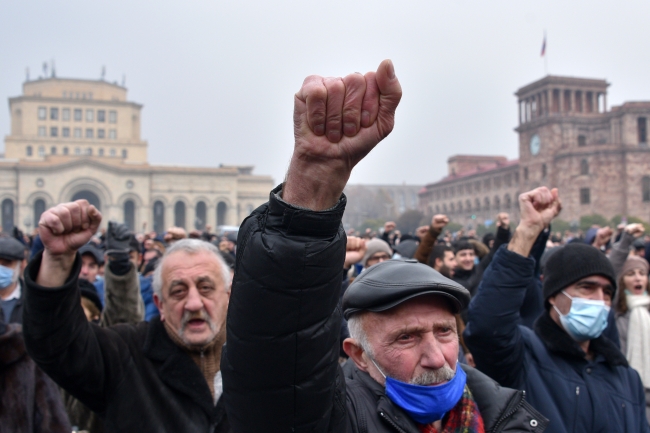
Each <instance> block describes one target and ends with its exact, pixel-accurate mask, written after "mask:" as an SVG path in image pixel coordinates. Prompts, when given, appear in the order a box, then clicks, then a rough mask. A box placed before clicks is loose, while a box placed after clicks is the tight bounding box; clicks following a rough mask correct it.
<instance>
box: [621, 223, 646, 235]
mask: <svg viewBox="0 0 650 433" xmlns="http://www.w3.org/2000/svg"><path fill="white" fill-rule="evenodd" d="M625 231H626V232H627V233H629V234H631V235H632V236H634V237H635V238H638V237H640V236H641V235H643V233H644V232H645V227H643V224H640V223H633V224H628V225H626V226H625Z"/></svg>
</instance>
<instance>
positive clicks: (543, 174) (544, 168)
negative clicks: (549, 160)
mask: <svg viewBox="0 0 650 433" xmlns="http://www.w3.org/2000/svg"><path fill="white" fill-rule="evenodd" d="M547 174H548V169H547V168H546V164H542V179H545V178H546V175H547Z"/></svg>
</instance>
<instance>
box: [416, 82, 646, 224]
mask: <svg viewBox="0 0 650 433" xmlns="http://www.w3.org/2000/svg"><path fill="white" fill-rule="evenodd" d="M608 86H609V83H607V82H606V81H605V80H596V79H585V78H574V77H559V76H547V77H545V78H543V79H541V80H539V81H536V82H534V83H532V84H529V85H527V86H525V87H522V88H521V89H519V90H518V91H517V93H516V96H517V98H518V106H519V125H518V127H517V128H516V129H515V131H517V132H518V134H519V159H518V161H511V162H504V160H503V158H501V159H499V157H496V159H495V162H494V165H493V166H491V167H490V166H486V165H483V166H480V164H478V162H479V161H478V160H476V159H477V158H479V159H480V157H477V156H457V157H452V158H450V164H449V170H450V172H449V174H448V176H447V177H446V178H444V179H443V180H441V181H439V182H436V183H432V184H429V185H427V186H426V187H425V188H424V189H423V190H422V192H421V193H420V208H421V209H422V210H426V211H428V212H431V210H432V209H437V208H440V209H443V207H444V206H445V205H446V207H447V209H450V206H451V204H452V203H453V201H452V197H451V196H449V192H447V196H446V197H443V193H442V189H441V188H446V189H447V191H449V189H454V190H455V191H456V192H457V191H458V188H459V186H460V185H461V184H464V183H465V182H467V180H468V179H467V178H468V177H472V176H483V177H484V179H488V178H490V179H493V180H492V181H491V184H492V188H493V189H494V179H497V180H498V179H500V178H502V179H505V178H506V176H507V175H508V173H509V172H511V178H512V179H513V181H512V186H511V188H512V191H510V190H508V191H505V190H504V191H503V194H506V193H507V194H508V195H509V197H510V203H511V205H510V207H509V208H508V207H504V204H505V195H504V196H503V197H502V198H501V201H500V203H499V206H496V205H495V200H496V196H497V195H494V194H493V192H494V191H492V190H489V191H486V190H483V191H477V190H476V189H474V190H473V191H474V194H477V195H476V197H473V199H474V201H475V202H476V200H477V199H478V200H479V201H481V200H483V201H485V200H486V199H489V200H491V201H490V203H491V205H492V206H491V209H490V213H489V214H487V215H482V216H481V214H480V213H479V214H478V215H479V216H480V217H479V218H477V219H478V220H479V222H480V221H482V220H484V219H493V218H494V215H495V212H497V211H499V210H506V211H507V210H513V211H514V210H515V209H516V206H513V205H512V203H513V202H514V201H516V197H517V196H518V194H519V192H520V191H528V190H530V189H533V188H536V187H538V186H542V185H544V186H548V187H550V188H555V187H557V188H558V189H559V191H560V195H561V198H562V204H563V210H562V214H561V215H560V218H562V219H564V220H566V221H569V222H572V223H577V222H578V221H579V219H580V217H581V216H585V215H591V214H600V215H603V216H605V217H606V218H612V217H613V216H615V215H621V216H628V217H631V216H633V217H638V218H641V219H642V220H645V221H650V148H649V147H648V118H650V101H644V102H626V103H624V104H622V105H620V106H614V107H611V109H609V110H608V109H607V88H608ZM454 158H461V159H463V158H465V159H466V160H467V161H469V163H468V164H465V165H460V166H458V167H456V166H454V165H453V164H452V160H453V159H454ZM515 176H516V178H517V181H514V179H515ZM515 185H516V186H515ZM439 190H440V191H441V192H440V193H438V192H437V191H439ZM493 195H494V197H492V196H493ZM456 198H457V197H453V199H456ZM455 201H456V204H455V206H454V210H453V211H452V212H449V213H450V216H451V217H452V218H453V219H454V220H457V219H458V220H459V221H458V222H463V221H461V220H462V219H463V217H465V215H466V214H467V212H465V209H463V211H462V213H461V214H458V212H459V211H458V204H457V202H458V200H455ZM484 210H486V209H485V208H483V209H482V210H481V212H483V211H484Z"/></svg>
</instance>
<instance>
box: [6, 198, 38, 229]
mask: <svg viewBox="0 0 650 433" xmlns="http://www.w3.org/2000/svg"><path fill="white" fill-rule="evenodd" d="M35 227H37V226H35ZM13 229H14V201H13V200H12V199H10V198H6V199H4V200H2V231H3V232H5V233H11V231H12V230H13Z"/></svg>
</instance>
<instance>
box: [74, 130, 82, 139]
mask: <svg viewBox="0 0 650 433" xmlns="http://www.w3.org/2000/svg"><path fill="white" fill-rule="evenodd" d="M74 137H75V138H81V128H75V129H74Z"/></svg>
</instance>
